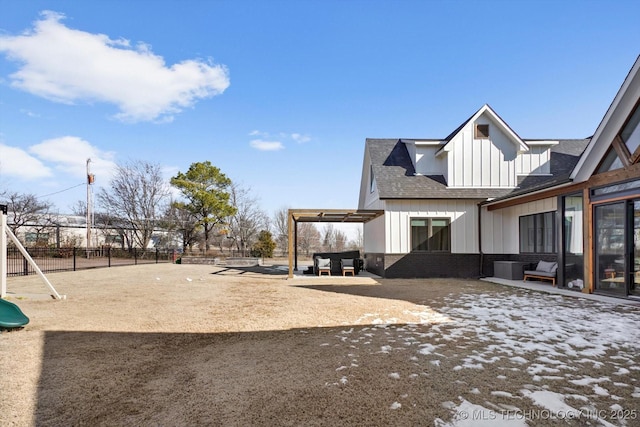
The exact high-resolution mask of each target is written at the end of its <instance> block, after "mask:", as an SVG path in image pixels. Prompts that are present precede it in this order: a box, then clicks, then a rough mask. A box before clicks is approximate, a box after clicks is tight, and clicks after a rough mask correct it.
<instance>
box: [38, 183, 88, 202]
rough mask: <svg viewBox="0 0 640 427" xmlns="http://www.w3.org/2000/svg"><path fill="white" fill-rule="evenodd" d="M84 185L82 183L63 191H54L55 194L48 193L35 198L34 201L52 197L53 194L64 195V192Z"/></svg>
mask: <svg viewBox="0 0 640 427" xmlns="http://www.w3.org/2000/svg"><path fill="white" fill-rule="evenodd" d="M84 184H85V183H84V182H83V183H82V184H78V185H74V186H73V187H69V188H65V189H64V190H60V191H56V192H55V193H49V194H43V195H41V196H36V199H40V198H42V197H49V196H53V195H54V194H59V193H64V192H65V191H69V190H73V189H74V188H76V187H80V186H81V185H84Z"/></svg>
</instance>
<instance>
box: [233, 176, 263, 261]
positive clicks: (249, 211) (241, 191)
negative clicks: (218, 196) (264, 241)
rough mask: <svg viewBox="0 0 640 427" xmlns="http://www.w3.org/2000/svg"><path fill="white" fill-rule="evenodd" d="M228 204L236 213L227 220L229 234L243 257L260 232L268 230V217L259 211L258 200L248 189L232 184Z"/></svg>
mask: <svg viewBox="0 0 640 427" xmlns="http://www.w3.org/2000/svg"><path fill="white" fill-rule="evenodd" d="M229 194H230V195H231V197H230V199H229V203H230V204H231V206H233V207H234V208H235V209H236V213H235V214H233V215H231V217H230V218H229V233H228V235H227V237H229V238H231V239H232V240H233V242H234V245H235V246H236V248H237V249H238V251H242V255H243V256H244V255H245V251H246V249H247V248H250V247H252V246H253V244H254V243H255V242H256V241H257V239H258V235H259V233H260V231H261V230H266V229H268V228H269V216H268V215H267V214H266V213H265V212H264V211H263V210H262V209H260V207H259V205H258V199H257V198H256V197H254V196H252V195H251V191H250V189H249V188H246V187H242V186H241V185H239V184H232V185H231V191H230V192H229Z"/></svg>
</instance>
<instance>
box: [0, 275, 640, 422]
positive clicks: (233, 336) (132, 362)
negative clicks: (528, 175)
mask: <svg viewBox="0 0 640 427" xmlns="http://www.w3.org/2000/svg"><path fill="white" fill-rule="evenodd" d="M48 277H49V279H50V280H51V282H52V283H53V284H54V285H55V286H56V289H57V290H58V292H59V293H61V294H65V295H66V296H67V299H66V300H64V301H53V300H51V299H46V298H44V299H43V298H39V297H38V295H37V294H40V295H39V296H40V297H41V296H42V295H43V294H44V295H46V288H45V285H44V284H43V283H42V282H41V281H40V280H39V278H37V277H35V276H30V277H20V278H9V291H10V293H11V294H10V298H9V299H10V300H11V301H13V302H16V303H17V304H18V305H19V306H20V308H21V309H22V310H23V311H24V312H25V314H27V315H28V316H29V317H30V319H31V322H30V323H29V324H28V325H27V327H25V328H24V329H22V330H17V331H12V332H3V333H2V334H1V335H0V370H1V372H0V390H2V398H1V399H0V425H2V426H8V425H16V426H31V425H37V426H70V425H90V426H100V425H104V426H114V425H163V426H183V425H224V426H247V425H264V426H272V425H295V426H299V425H429V426H432V425H434V424H435V425H445V424H446V423H449V422H451V423H453V424H455V423H456V422H458V424H455V425H478V424H477V423H473V424H464V423H462V421H461V420H460V418H461V417H460V415H461V414H460V413H459V412H458V413H456V412H455V411H453V410H452V407H455V406H456V405H459V404H460V402H467V401H469V402H474V403H475V404H478V405H482V406H484V407H486V408H491V409H497V408H498V407H500V408H509V407H517V408H518V410H521V411H526V410H529V409H532V410H533V409H536V408H538V409H539V407H537V406H536V405H534V404H533V402H532V401H531V400H527V399H525V398H524V397H523V393H524V394H525V395H526V394H527V393H529V392H528V391H527V390H535V389H536V388H537V389H539V390H542V391H544V390H555V391H556V392H564V393H567V389H569V390H573V391H572V392H573V393H574V394H575V395H576V396H579V395H586V396H588V399H589V405H594V406H593V407H594V408H597V409H602V410H607V411H609V410H610V408H612V405H615V404H618V405H620V407H621V408H623V409H624V410H630V409H634V407H635V408H636V409H640V405H638V401H640V394H639V391H640V381H638V376H639V375H640V371H639V370H633V369H631V366H630V365H635V366H640V364H639V362H640V356H638V354H637V353H636V354H635V355H633V354H631V355H629V354H628V353H625V357H626V359H625V362H624V363H625V366H627V368H625V369H626V371H627V373H628V375H627V377H630V378H626V380H625V381H617V382H616V381H614V380H611V381H609V383H608V384H609V386H608V390H609V395H608V396H603V395H601V396H598V393H593V385H592V384H586V386H580V385H576V384H575V383H570V382H569V380H570V379H571V378H574V379H575V378H580V376H579V375H578V372H576V369H582V370H583V371H584V372H585V373H586V372H588V373H590V374H592V376H594V377H603V376H608V377H610V378H614V377H615V375H616V372H617V371H619V370H620V369H621V363H622V362H621V361H620V359H619V358H618V359H616V357H617V355H618V357H619V352H618V351H616V349H614V348H612V349H611V351H607V352H606V354H605V355H600V356H594V357H593V358H592V359H593V360H591V361H590V362H589V363H586V364H585V363H583V364H582V365H580V364H579V363H578V362H576V363H577V364H575V366H576V367H575V369H574V365H571V367H570V368H571V369H569V368H567V371H566V372H570V373H569V374H566V375H565V377H566V378H564V379H562V378H556V379H553V380H552V379H549V380H547V381H546V382H545V380H543V381H542V382H540V380H539V379H538V380H535V379H533V375H532V373H531V371H529V372H528V371H527V370H526V369H525V368H524V367H522V362H518V363H516V362H515V361H514V360H510V359H509V358H507V357H504V358H498V359H500V360H499V361H497V362H494V363H485V364H484V366H483V367H482V368H480V369H466V368H464V366H465V363H466V362H465V361H468V358H469V356H470V355H471V356H473V355H474V354H476V355H482V354H483V353H482V351H484V350H486V348H487V343H486V341H487V339H486V337H482V336H478V335H477V334H474V333H473V331H469V330H466V331H465V332H464V333H461V335H460V336H458V337H457V338H455V339H452V338H451V337H452V336H455V332H456V330H453V329H451V330H449V332H451V333H452V334H453V335H452V334H448V335H446V337H448V338H446V339H443V337H445V335H443V334H442V331H443V328H449V327H451V328H453V326H449V325H454V324H457V325H458V327H460V324H461V323H464V322H461V321H460V320H456V316H455V315H453V314H452V313H454V312H455V311H452V310H455V309H464V308H463V307H462V306H460V307H458V308H456V301H457V300H458V299H460V298H462V297H463V296H464V297H465V298H468V297H469V295H477V296H478V298H486V297H487V295H490V296H492V297H494V296H497V297H499V298H500V297H505V298H511V297H513V296H514V295H515V296H516V297H518V298H524V299H526V298H527V297H528V295H529V294H527V293H523V291H519V290H514V289H510V288H505V287H502V286H499V285H494V284H490V283H485V282H478V281H462V280H445V279H439V280H374V279H370V278H362V277H356V278H349V277H347V278H335V277H333V278H322V279H320V278H298V279H293V280H286V278H285V276H282V275H269V274H256V273H252V272H248V271H241V270H233V269H231V270H224V269H220V268H216V267H211V266H197V265H173V264H159V265H143V266H131V267H118V268H111V269H98V270H86V271H80V272H70V273H56V274H50V275H49V276H48ZM20 295H23V297H20ZM524 299H523V301H524ZM549 304H550V305H551V306H552V307H550V309H551V310H562V307H565V306H567V307H568V306H570V305H575V304H577V303H576V302H575V300H574V299H564V298H554V299H551V300H550V303H549ZM580 304H583V305H584V304H587V305H588V304H591V303H590V302H584V301H581V302H580ZM594 307H596V306H595V305H594ZM612 310H613V311H614V312H615V310H616V309H612ZM625 310H626V311H624V312H623V313H621V315H625V316H628V315H630V314H631V315H633V316H637V317H635V318H636V319H640V313H637V312H633V313H629V310H631V309H625ZM447 313H448V314H447ZM625 319H626V318H625ZM623 320H624V319H623ZM543 321H544V320H543V318H541V320H540V322H543ZM496 327H497V328H498V329H499V328H501V327H504V326H496ZM638 327H640V326H639V325H638V324H636V325H635V328H638ZM523 339H530V338H526V337H525V338H523ZM493 344H495V346H496V347H499V346H500V345H501V343H500V342H495V343H493ZM430 345H434V346H436V347H437V352H431V353H430V352H429V351H422V352H420V351H418V350H419V349H423V350H424V349H429V348H430V347H429V346H430ZM617 350H619V349H617ZM525 353H526V352H525ZM434 355H435V356H434ZM436 356H437V357H436ZM520 356H521V357H522V358H524V359H527V360H528V361H529V362H530V363H533V362H534V361H535V358H536V357H537V356H536V355H535V354H533V353H532V354H524V353H523V354H522V355H520ZM483 357H484V356H483ZM478 359H479V357H478ZM576 360H578V361H579V359H576ZM596 363H597V365H596ZM596 366H597V367H598V368H597V369H595V367H596ZM461 367H463V368H461ZM594 369H595V371H594ZM559 376H561V375H559ZM582 377H584V375H583V376H582ZM536 381H538V382H536ZM601 381H603V380H601ZM549 384H551V385H549ZM600 384H602V382H601V383H600ZM523 390H524V391H523ZM496 391H498V393H496ZM600 394H602V393H600ZM509 395H511V396H509ZM575 399H577V400H576V401H574V402H571V401H567V403H572V404H573V406H574V407H577V406H578V405H579V403H580V402H579V400H580V399H579V398H578V397H576V398H575ZM634 405H635V406H634ZM614 408H617V407H614ZM630 414H631V413H629V416H627V417H626V418H625V419H624V420H622V421H620V422H616V421H615V420H608V421H609V422H611V423H612V424H613V425H627V426H633V425H639V422H638V421H637V419H636V418H637V417H636V418H633V417H632V416H631V415H630ZM462 415H465V414H462ZM468 415H469V414H468V413H467V414H466V415H465V416H468ZM602 415H604V413H602ZM638 417H640V414H639V415H638ZM463 418H464V417H463ZM603 418H604V417H603ZM467 421H468V420H467ZM513 421H514V422H516V423H518V422H520V423H523V422H524V421H523V420H522V419H515V420H513ZM598 421H599V420H591V421H588V423H591V425H598ZM585 422H586V421H585V420H584V419H580V420H567V419H555V420H549V419H546V418H544V419H537V420H529V421H528V423H529V425H586V424H585ZM515 425H518V424H515ZM520 425H521V424H520Z"/></svg>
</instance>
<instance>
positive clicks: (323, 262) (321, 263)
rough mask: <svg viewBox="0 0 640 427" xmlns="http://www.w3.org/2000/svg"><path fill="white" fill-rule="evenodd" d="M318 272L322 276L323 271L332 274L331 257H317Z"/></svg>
mask: <svg viewBox="0 0 640 427" xmlns="http://www.w3.org/2000/svg"><path fill="white" fill-rule="evenodd" d="M315 264H316V272H317V274H318V276H322V273H327V275H329V276H331V259H330V258H316V262H315Z"/></svg>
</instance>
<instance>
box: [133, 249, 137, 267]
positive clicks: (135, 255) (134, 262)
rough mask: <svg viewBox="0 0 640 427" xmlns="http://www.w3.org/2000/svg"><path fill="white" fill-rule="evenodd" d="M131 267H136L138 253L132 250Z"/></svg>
mask: <svg viewBox="0 0 640 427" xmlns="http://www.w3.org/2000/svg"><path fill="white" fill-rule="evenodd" d="M133 265H138V252H137V251H136V248H133Z"/></svg>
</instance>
